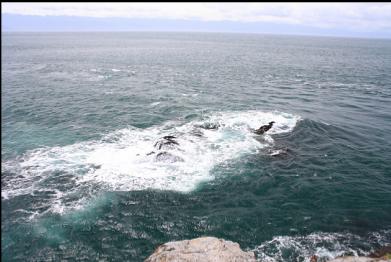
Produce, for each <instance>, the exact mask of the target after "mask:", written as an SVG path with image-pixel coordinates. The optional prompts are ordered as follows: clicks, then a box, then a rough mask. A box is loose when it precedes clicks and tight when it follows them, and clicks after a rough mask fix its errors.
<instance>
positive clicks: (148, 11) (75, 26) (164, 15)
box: [1, 2, 391, 38]
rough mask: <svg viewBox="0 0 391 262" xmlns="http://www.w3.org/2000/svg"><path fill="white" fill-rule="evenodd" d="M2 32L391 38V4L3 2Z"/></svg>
mask: <svg viewBox="0 0 391 262" xmlns="http://www.w3.org/2000/svg"><path fill="white" fill-rule="evenodd" d="M1 6H2V31H4V32H10V31H19V32H20V31H29V32H32V31H41V32H45V31H59V32H62V31H188V32H237V33H272V34H299V35H300V34H301V35H325V36H347V37H371V38H372V37H374V38H391V3H369V2H368V3H292V2H287V3H251V2H250V3H221V2H219V3H217V2H216V3H199V2H196V3H172V2H169V3H158V2H156V3H122V2H117V3H12V2H7V3H4V2H3V3H2V4H1Z"/></svg>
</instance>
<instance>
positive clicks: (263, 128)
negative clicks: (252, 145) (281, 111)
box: [254, 121, 275, 135]
mask: <svg viewBox="0 0 391 262" xmlns="http://www.w3.org/2000/svg"><path fill="white" fill-rule="evenodd" d="M274 123H275V122H274V121H271V122H269V124H268V125H263V126H261V127H260V128H258V129H256V130H254V133H255V134H257V135H262V134H264V133H265V132H267V131H269V129H270V128H272V127H273V124H274Z"/></svg>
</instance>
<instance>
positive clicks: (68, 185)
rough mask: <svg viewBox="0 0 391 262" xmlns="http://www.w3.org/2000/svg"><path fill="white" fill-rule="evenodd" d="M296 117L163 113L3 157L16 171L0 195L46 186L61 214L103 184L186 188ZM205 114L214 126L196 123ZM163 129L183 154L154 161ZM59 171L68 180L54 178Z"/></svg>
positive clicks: (108, 186)
mask: <svg viewBox="0 0 391 262" xmlns="http://www.w3.org/2000/svg"><path fill="white" fill-rule="evenodd" d="M155 103H158V102H155ZM299 120H300V117H299V116H296V115H292V114H287V113H281V112H277V111H274V112H260V111H245V112H217V113H213V114H209V115H204V117H203V119H199V120H193V121H191V122H188V123H185V124H183V123H180V122H175V121H169V122H167V123H165V124H163V125H159V126H153V127H150V128H146V129H138V128H125V129H121V130H118V131H116V132H113V133H110V134H107V135H106V136H104V137H102V139H100V140H92V141H86V142H81V143H76V144H72V145H67V146H62V147H49V148H38V149H35V150H32V151H29V152H27V153H26V154H24V155H23V156H22V157H21V159H16V160H13V161H7V162H4V163H2V166H3V168H4V169H7V171H9V172H12V173H15V174H16V173H17V174H20V175H19V176H15V177H12V176H7V177H6V178H5V179H6V180H9V181H6V183H5V186H4V187H3V188H2V198H11V197H15V196H18V195H23V194H31V195H33V194H34V192H36V191H37V190H45V189H46V188H50V189H52V190H56V194H53V195H51V196H50V203H48V205H49V206H50V208H49V210H50V212H55V213H60V214H61V213H64V212H66V210H68V209H79V208H82V206H83V205H84V204H85V203H86V202H88V199H90V198H91V197H93V196H95V195H96V194H97V193H98V192H102V191H103V192H104V191H134V190H147V189H154V190H174V191H178V192H190V191H192V190H194V189H196V188H197V185H198V184H199V183H200V182H204V181H209V180H212V179H214V177H213V174H212V173H211V172H210V171H211V170H212V169H213V167H214V166H216V165H218V164H220V163H223V162H225V161H229V160H231V159H235V158H238V157H240V156H241V155H243V154H249V153H250V154H251V153H256V152H257V150H259V149H261V148H263V147H266V146H269V145H270V143H273V138H272V136H271V135H273V134H278V133H284V132H290V131H292V130H293V128H294V127H295V125H296V123H297V121H299ZM270 121H275V122H276V123H275V125H274V126H273V128H272V129H271V130H269V132H268V134H267V135H265V140H264V142H260V141H259V140H257V137H258V136H257V135H255V134H253V133H252V132H250V130H251V129H254V128H258V127H259V126H260V125H263V124H266V123H268V122H270ZM206 122H208V123H215V124H217V126H219V128H218V129H212V130H208V129H202V128H201V129H200V128H199V126H200V125H202V124H203V123H206ZM195 129H199V130H198V133H197V132H193V131H194V130H195ZM166 135H174V136H176V141H177V142H178V143H179V146H177V147H174V148H171V149H169V150H168V152H169V154H170V155H172V156H173V157H174V159H181V160H183V161H157V158H156V154H153V153H151V152H152V151H155V152H156V151H157V149H156V148H155V147H154V145H155V143H156V142H157V141H159V139H161V138H162V137H163V136H166ZM59 178H63V179H66V180H65V181H67V182H61V183H56V182H55V181H56V180H57V179H59ZM48 181H53V182H50V183H49V182H48ZM48 183H49V184H48ZM69 199H73V200H69ZM69 201H71V202H69Z"/></svg>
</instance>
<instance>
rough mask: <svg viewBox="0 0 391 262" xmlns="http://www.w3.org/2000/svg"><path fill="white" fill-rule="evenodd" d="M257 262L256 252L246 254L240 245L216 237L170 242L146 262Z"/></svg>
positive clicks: (160, 247) (159, 248)
mask: <svg viewBox="0 0 391 262" xmlns="http://www.w3.org/2000/svg"><path fill="white" fill-rule="evenodd" d="M163 261H164V262H168V261H187V262H201V261H202V262H204V261H205V262H212V261H213V262H255V261H256V260H255V255H254V252H251V251H248V252H245V251H243V250H242V249H240V246H239V244H238V243H235V242H231V241H227V240H224V239H218V238H215V237H200V238H195V239H191V240H183V241H176V242H168V243H165V244H163V245H161V246H159V247H158V248H157V249H156V250H155V252H154V253H153V254H152V255H150V256H149V257H148V258H147V259H146V260H145V262H163Z"/></svg>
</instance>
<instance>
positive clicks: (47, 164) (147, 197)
mask: <svg viewBox="0 0 391 262" xmlns="http://www.w3.org/2000/svg"><path fill="white" fill-rule="evenodd" d="M2 40H3V41H2V97H1V99H2V105H1V113H2V117H1V121H2V125H1V128H2V137H1V141H2V174H1V182H2V209H1V211H2V236H1V240H2V241H1V249H2V259H4V260H5V261H53V260H56V261H57V260H80V261H91V260H99V259H100V260H103V261H124V260H127V261H142V260H143V259H145V258H146V257H147V256H148V255H149V254H151V253H152V252H153V250H154V249H155V248H156V246H157V245H159V244H161V243H164V242H167V241H173V240H182V239H189V238H195V237H199V236H216V237H220V238H225V239H227V240H231V241H236V242H238V243H240V245H241V247H242V248H243V249H246V250H252V251H255V253H256V255H257V257H258V258H259V259H260V260H261V259H263V260H266V261H306V260H308V258H309V257H310V256H311V255H313V254H317V255H318V256H319V257H321V260H323V261H326V260H328V259H330V258H332V257H335V256H338V255H365V254H368V253H370V252H372V251H373V250H375V249H377V248H379V247H381V246H384V245H387V244H390V243H391V223H390V221H391V204H390V203H391V171H390V169H391V164H390V163H391V154H390V149H391V75H390V72H391V41H390V40H380V39H377V40H375V39H372V40H369V39H348V38H326V37H295V36H289V37H288V36H266V35H244V34H243V35H242V34H201V33H41V34H39V33H6V34H3V35H2ZM270 121H275V122H276V123H275V125H274V126H273V128H272V129H271V130H270V131H269V132H267V133H266V134H265V135H262V136H260V135H255V134H254V133H252V132H251V129H253V128H258V127H259V126H261V125H264V124H267V123H268V122H270ZM208 127H216V128H211V129H210V128H208ZM166 135H174V136H175V137H176V140H175V141H176V142H177V143H178V145H175V144H174V145H168V146H163V148H161V149H159V148H158V145H159V141H160V142H161V141H162V140H161V138H162V137H163V136H166ZM156 143H157V145H156V146H155V147H154V145H155V144H156ZM151 152H153V153H151Z"/></svg>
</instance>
